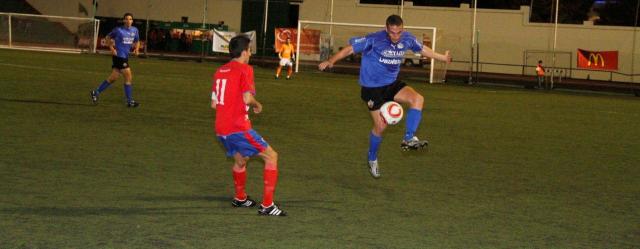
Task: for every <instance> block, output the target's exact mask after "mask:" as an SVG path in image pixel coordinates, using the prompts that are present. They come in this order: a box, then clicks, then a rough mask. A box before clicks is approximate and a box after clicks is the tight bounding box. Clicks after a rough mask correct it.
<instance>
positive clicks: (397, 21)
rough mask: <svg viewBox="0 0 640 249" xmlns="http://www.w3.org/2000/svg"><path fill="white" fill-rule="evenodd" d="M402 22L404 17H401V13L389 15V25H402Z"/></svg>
mask: <svg viewBox="0 0 640 249" xmlns="http://www.w3.org/2000/svg"><path fill="white" fill-rule="evenodd" d="M402 24H403V22H402V17H400V16H399V15H390V16H389V17H387V27H388V26H391V25H393V26H400V25H402Z"/></svg>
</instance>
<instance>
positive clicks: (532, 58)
mask: <svg viewBox="0 0 640 249" xmlns="http://www.w3.org/2000/svg"><path fill="white" fill-rule="evenodd" d="M554 59H555V65H554ZM538 61H542V63H543V65H544V67H545V69H546V70H553V71H554V73H557V74H559V75H555V77H561V78H566V77H569V76H570V75H571V65H573V54H572V53H571V52H568V51H546V50H525V51H524V62H523V63H524V72H523V74H524V75H532V76H533V75H536V65H538ZM549 76H551V73H549Z"/></svg>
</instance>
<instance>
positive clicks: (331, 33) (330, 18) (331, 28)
mask: <svg viewBox="0 0 640 249" xmlns="http://www.w3.org/2000/svg"><path fill="white" fill-rule="evenodd" d="M329 22H333V0H331V12H329ZM298 32H300V30H298ZM332 35H333V24H331V25H329V37H331V36H332ZM296 48H299V47H296ZM296 58H298V57H296ZM297 72H298V71H297V70H296V73H297Z"/></svg>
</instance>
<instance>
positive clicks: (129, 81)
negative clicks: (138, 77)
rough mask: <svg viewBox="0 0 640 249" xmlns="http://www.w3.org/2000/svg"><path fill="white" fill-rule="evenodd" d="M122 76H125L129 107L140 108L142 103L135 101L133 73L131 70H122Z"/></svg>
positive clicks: (125, 93)
mask: <svg viewBox="0 0 640 249" xmlns="http://www.w3.org/2000/svg"><path fill="white" fill-rule="evenodd" d="M122 75H123V76H124V95H125V97H126V98H127V107H132V108H135V107H138V106H139V105H140V103H138V102H136V101H135V100H133V83H132V81H133V73H131V68H125V69H122Z"/></svg>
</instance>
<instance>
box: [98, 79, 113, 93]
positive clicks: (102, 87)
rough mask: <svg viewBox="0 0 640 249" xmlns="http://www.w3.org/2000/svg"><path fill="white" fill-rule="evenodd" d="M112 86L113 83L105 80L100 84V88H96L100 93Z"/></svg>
mask: <svg viewBox="0 0 640 249" xmlns="http://www.w3.org/2000/svg"><path fill="white" fill-rule="evenodd" d="M109 86H111V84H109V82H108V81H107V80H104V81H103V82H102V84H100V86H98V89H96V92H98V94H100V93H101V92H102V91H104V90H107V88H108V87H109Z"/></svg>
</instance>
